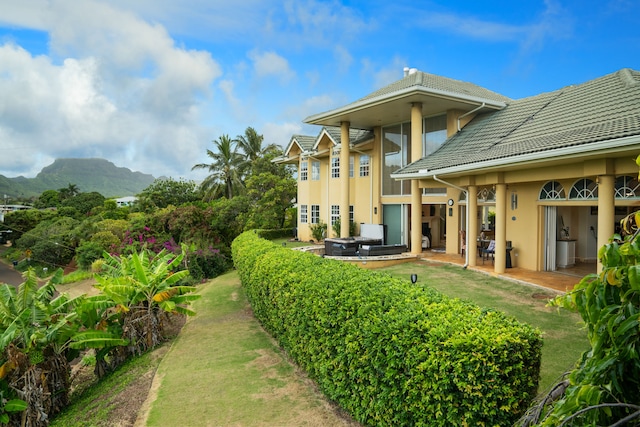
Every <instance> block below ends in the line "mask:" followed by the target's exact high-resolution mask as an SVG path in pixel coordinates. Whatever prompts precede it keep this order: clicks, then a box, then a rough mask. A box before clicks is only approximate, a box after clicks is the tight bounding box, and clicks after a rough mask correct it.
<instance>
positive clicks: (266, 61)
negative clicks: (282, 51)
mask: <svg viewBox="0 0 640 427" xmlns="http://www.w3.org/2000/svg"><path fill="white" fill-rule="evenodd" d="M247 56H248V57H249V59H250V60H251V61H252V62H253V69H254V71H255V73H256V75H257V76H258V77H260V78H264V77H270V76H273V77H277V78H278V80H280V82H281V83H286V82H288V81H289V80H291V79H293V78H294V77H295V72H294V71H293V70H292V69H291V68H290V67H289V62H288V61H287V60H286V59H285V58H283V57H282V56H280V55H278V54H277V53H275V52H259V51H257V50H252V51H251V52H249V53H248V55H247Z"/></svg>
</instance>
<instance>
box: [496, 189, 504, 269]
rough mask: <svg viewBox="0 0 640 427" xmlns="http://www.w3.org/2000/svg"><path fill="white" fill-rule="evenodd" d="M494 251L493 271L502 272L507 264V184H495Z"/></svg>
mask: <svg viewBox="0 0 640 427" xmlns="http://www.w3.org/2000/svg"><path fill="white" fill-rule="evenodd" d="M495 239H496V252H495V254H494V257H495V265H494V267H493V271H495V272H496V273H504V271H505V269H506V265H507V185H506V184H496V237H495Z"/></svg>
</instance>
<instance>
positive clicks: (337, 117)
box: [303, 86, 507, 129]
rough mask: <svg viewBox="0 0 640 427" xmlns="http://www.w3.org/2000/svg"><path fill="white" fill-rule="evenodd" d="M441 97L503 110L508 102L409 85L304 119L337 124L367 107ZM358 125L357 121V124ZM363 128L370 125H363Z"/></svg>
mask: <svg viewBox="0 0 640 427" xmlns="http://www.w3.org/2000/svg"><path fill="white" fill-rule="evenodd" d="M429 98H430V99H432V100H433V99H434V98H435V99H440V100H443V101H449V102H456V103H461V104H466V105H468V106H470V107H477V106H479V105H482V104H483V103H484V108H486V109H491V110H501V109H503V108H505V107H506V105H507V104H506V103H505V102H502V101H496V100H490V99H486V98H482V97H476V96H470V95H461V94H459V93H456V92H450V91H443V90H438V89H433V88H427V87H416V86H412V87H408V88H405V89H402V90H399V91H396V92H393V93H391V94H384V95H380V96H377V97H374V98H366V99H362V100H360V101H356V102H354V103H351V104H348V105H345V106H343V107H339V108H336V109H333V110H330V111H326V112H324V113H318V114H314V115H311V116H309V117H307V118H306V119H304V120H303V121H304V122H305V123H308V124H314V125H324V126H327V125H331V126H335V125H336V124H337V123H340V122H342V121H348V119H349V116H351V115H354V114H357V113H359V112H362V111H364V110H367V109H371V108H375V107H379V106H382V105H384V104H389V103H393V102H398V101H400V102H420V101H426V100H427V99H429ZM355 127H358V125H357V123H356V126H355ZM362 128H363V129H364V128H366V129H368V128H370V126H363V127H362Z"/></svg>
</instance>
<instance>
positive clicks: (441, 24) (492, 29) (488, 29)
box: [418, 11, 526, 41]
mask: <svg viewBox="0 0 640 427" xmlns="http://www.w3.org/2000/svg"><path fill="white" fill-rule="evenodd" d="M418 21H419V24H421V25H423V26H425V27H428V28H431V29H434V30H446V31H449V32H452V33H458V34H462V35H464V36H468V37H472V38H474V39H483V40H491V41H508V40H515V39H517V38H519V37H521V36H522V35H523V34H524V33H525V31H526V28H523V27H519V26H516V25H511V24H504V23H500V22H489V21H485V20H482V19H479V18H476V17H472V16H462V15H458V14H455V13H445V12H435V11H426V12H424V14H423V15H422V16H421V17H420V18H419V19H418Z"/></svg>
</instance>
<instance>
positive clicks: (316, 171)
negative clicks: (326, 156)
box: [311, 160, 320, 181]
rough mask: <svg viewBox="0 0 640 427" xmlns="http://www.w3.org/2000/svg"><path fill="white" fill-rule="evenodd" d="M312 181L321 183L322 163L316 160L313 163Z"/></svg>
mask: <svg viewBox="0 0 640 427" xmlns="http://www.w3.org/2000/svg"><path fill="white" fill-rule="evenodd" d="M311 180H312V181H320V162H318V161H315V160H314V161H313V162H311Z"/></svg>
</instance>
